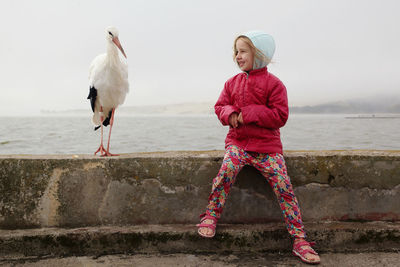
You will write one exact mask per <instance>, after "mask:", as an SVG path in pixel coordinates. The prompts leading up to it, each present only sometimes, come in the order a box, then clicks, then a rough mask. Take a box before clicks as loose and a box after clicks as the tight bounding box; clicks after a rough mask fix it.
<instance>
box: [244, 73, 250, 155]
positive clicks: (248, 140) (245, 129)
mask: <svg viewBox="0 0 400 267" xmlns="http://www.w3.org/2000/svg"><path fill="white" fill-rule="evenodd" d="M248 80H249V73H248V72H247V73H246V84H245V88H246V85H247V83H248ZM247 87H248V86H247ZM245 88H243V104H245V101H244V97H245ZM243 127H244V132H245V133H246V136H247V143H246V146H245V148H244V150H247V146H248V145H249V143H250V138H249V135H248V133H247V127H246V125H245V124H243Z"/></svg>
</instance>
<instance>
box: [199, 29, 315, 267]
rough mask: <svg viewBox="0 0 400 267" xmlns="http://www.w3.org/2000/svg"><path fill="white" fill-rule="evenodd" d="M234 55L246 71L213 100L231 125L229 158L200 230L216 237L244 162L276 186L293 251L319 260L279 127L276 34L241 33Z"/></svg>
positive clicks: (282, 103) (281, 94)
mask: <svg viewBox="0 0 400 267" xmlns="http://www.w3.org/2000/svg"><path fill="white" fill-rule="evenodd" d="M233 50H234V60H235V61H236V63H237V65H238V66H239V68H240V69H241V70H242V71H243V72H242V73H239V74H237V75H236V76H234V77H232V78H230V79H229V80H228V81H227V82H226V83H225V86H224V89H223V91H222V93H221V95H220V97H219V99H218V101H217V103H216V104H215V113H216V114H217V116H218V119H219V120H220V121H221V123H222V124H223V125H229V126H230V127H229V132H228V135H227V137H226V139H225V149H226V152H225V157H224V160H223V162H222V166H221V169H220V170H219V172H218V175H217V177H215V178H214V180H213V184H212V190H211V195H210V197H209V203H208V206H207V209H206V212H205V213H204V214H202V215H200V218H201V220H200V224H198V225H197V226H198V227H199V229H198V233H199V234H200V235H201V236H203V237H209V238H211V237H214V235H215V228H216V223H217V220H218V219H219V218H220V216H221V213H222V209H223V207H224V204H225V201H226V198H227V196H228V194H229V191H230V188H231V187H232V185H233V183H234V181H235V178H236V176H237V174H238V173H239V171H240V170H241V169H242V167H243V166H244V165H252V166H254V167H255V168H257V169H258V170H259V171H260V172H261V173H262V175H263V176H264V177H265V178H266V179H267V180H268V182H269V184H270V185H271V187H272V188H273V190H274V192H275V194H276V196H277V198H278V201H279V205H280V208H281V210H282V213H283V216H284V219H285V223H286V226H287V229H288V231H289V234H290V235H291V236H292V237H293V238H294V243H293V253H294V255H296V256H298V257H300V258H301V260H302V261H304V262H306V263H314V264H316V263H319V262H320V258H319V256H318V254H317V253H316V252H315V251H314V250H313V249H312V248H311V244H310V243H308V242H307V241H306V240H305V237H306V234H305V232H304V229H303V228H304V226H303V222H302V220H301V214H300V209H299V205H298V202H297V199H296V197H295V195H294V192H293V188H292V184H291V182H290V179H289V176H288V175H287V172H286V164H285V160H284V158H283V156H282V143H281V140H280V132H279V128H281V127H282V126H284V125H285V123H286V121H287V119H288V115H289V109H288V100H287V94H286V88H285V86H284V85H283V83H282V82H281V81H280V80H279V79H278V78H277V77H275V76H274V75H272V74H271V73H269V72H268V70H267V65H268V63H269V62H270V61H271V59H272V56H273V54H274V52H275V42H274V40H273V38H272V37H271V36H270V35H268V34H266V33H264V32H260V31H252V32H248V33H246V34H244V35H240V36H238V37H237V38H236V39H235V42H234V48H233Z"/></svg>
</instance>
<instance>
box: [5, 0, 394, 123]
mask: <svg viewBox="0 0 400 267" xmlns="http://www.w3.org/2000/svg"><path fill="white" fill-rule="evenodd" d="M399 10H400V1H396V0H392V1H389V0H379V1H378V0H375V1H372V0H335V1H332V0H331V1H323V0H292V1H289V0H281V1H269V0H260V1H252V0H246V1H244V0H241V1H236V0H220V1H218V0H202V1H190V0H165V1H161V0H160V1H152V0H143V1H139V0H137V1H133V0H131V1H128V0H127V1H118V0H113V1H98V0H96V1H86V0H65V1H64V0H57V1H56V0H48V1H44V0H35V1H30V0H26V1H21V0H0V25H1V27H0V45H1V47H0V48H1V49H0V73H1V79H0V92H1V96H0V112H1V115H3V116H4V115H13V114H17V115H24V114H39V112H40V110H66V109H90V105H89V102H88V100H86V97H87V95H88V91H89V88H88V69H89V65H90V63H91V61H92V59H93V58H94V57H95V56H96V55H98V54H100V53H103V52H105V48H106V43H105V33H104V29H105V27H107V26H109V25H113V26H116V27H117V28H118V29H119V32H120V41H121V44H122V46H123V47H124V49H125V52H126V54H127V56H128V64H129V81H130V85H131V87H130V90H131V91H130V93H129V94H128V96H127V98H126V101H125V103H124V105H125V106H133V105H152V104H170V103H181V102H200V101H211V102H214V101H216V99H217V97H218V96H219V94H220V91H221V89H222V88H223V84H224V82H225V81H226V80H227V79H228V78H229V77H231V76H233V75H235V74H236V73H238V72H240V70H239V69H238V68H237V67H236V65H235V64H234V63H233V61H232V43H233V40H234V38H235V37H236V36H237V35H238V34H240V33H243V32H246V31H248V30H255V29H258V30H263V31H266V32H268V33H270V34H271V35H273V36H274V38H275V42H276V46H277V48H276V52H275V56H274V59H273V61H274V63H273V64H271V65H270V66H269V70H270V71H271V72H272V73H274V74H275V75H277V76H278V77H279V78H280V79H281V80H282V81H283V83H284V84H285V85H286V87H287V90H288V96H289V104H290V105H291V106H300V105H312V104H318V103H324V102H330V101H336V100H345V99H352V98H358V97H368V96H375V95H377V94H389V95H391V94H392V95H396V94H397V95H398V94H399V93H398V92H400V71H399V70H400V69H399V62H400V28H399V27H400V16H399V15H398V13H399Z"/></svg>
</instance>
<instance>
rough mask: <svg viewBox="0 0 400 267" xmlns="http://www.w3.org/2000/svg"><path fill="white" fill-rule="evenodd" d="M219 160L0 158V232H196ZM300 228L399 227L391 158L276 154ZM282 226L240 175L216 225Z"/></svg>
mask: <svg viewBox="0 0 400 267" xmlns="http://www.w3.org/2000/svg"><path fill="white" fill-rule="evenodd" d="M222 157H223V151H196V152H165V153H137V154H125V155H122V156H120V157H113V158H99V157H92V156H88V155H62V156H54V155H44V156H23V155H1V156H0V228H3V229H14V228H29V227H78V226H94V225H135V224H173V223H190V224H191V223H196V222H197V221H198V215H199V214H200V213H202V212H203V211H204V209H205V206H206V204H207V199H208V194H209V192H210V189H211V181H212V179H213V177H215V175H216V174H217V172H218V169H219V167H220V165H221V162H222ZM285 158H286V162H287V166H288V173H289V175H290V176H291V180H292V183H293V185H294V187H295V192H296V195H297V197H298V199H299V202H300V207H301V210H302V213H303V219H304V221H326V220H400V205H399V203H400V152H399V151H318V152H317V151H316V152H286V153H285ZM273 221H282V215H281V212H280V210H279V206H278V204H277V201H276V199H275V196H274V194H273V192H272V190H271V189H270V187H269V185H268V183H267V181H266V180H265V179H264V178H263V177H262V176H261V175H260V174H259V173H258V172H257V171H256V170H255V169H254V168H252V167H245V168H244V169H243V170H242V172H241V173H240V174H239V176H238V178H237V181H236V184H235V186H234V187H233V188H232V190H231V194H230V195H229V198H228V202H227V205H226V208H225V210H224V213H223V216H222V219H221V222H225V223H264V222H273Z"/></svg>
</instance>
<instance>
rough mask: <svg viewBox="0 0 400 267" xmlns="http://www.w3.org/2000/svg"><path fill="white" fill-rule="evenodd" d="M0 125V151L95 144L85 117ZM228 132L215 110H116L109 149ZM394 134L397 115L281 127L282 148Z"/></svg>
mask: <svg viewBox="0 0 400 267" xmlns="http://www.w3.org/2000/svg"><path fill="white" fill-rule="evenodd" d="M0 127H1V128H0V129H1V131H0V154H92V153H93V152H94V151H95V150H96V149H97V148H98V146H99V144H100V129H99V130H97V131H94V126H93V125H92V122H91V118H90V116H82V115H79V116H38V117H0ZM227 131H228V128H227V127H226V126H222V125H221V123H220V122H219V121H218V119H217V117H216V116H215V115H120V116H118V115H117V114H116V117H115V122H114V126H113V128H112V134H111V143H110V152H111V153H134V152H153V151H192V150H202V151H206V150H223V149H224V140H225V136H226V134H227ZM399 133H400V117H399V115H397V116H389V117H385V116H374V115H366V116H359V115H352V114H320V115H317V114H291V115H290V118H289V120H288V121H287V123H286V125H285V126H284V127H283V128H281V138H282V143H283V149H284V150H359V149H360V150H400V134H399ZM108 134H109V127H106V128H104V142H105V144H107V138H108Z"/></svg>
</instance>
